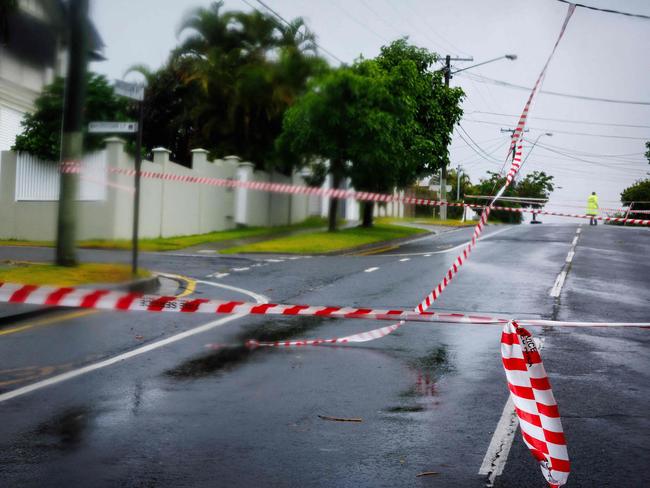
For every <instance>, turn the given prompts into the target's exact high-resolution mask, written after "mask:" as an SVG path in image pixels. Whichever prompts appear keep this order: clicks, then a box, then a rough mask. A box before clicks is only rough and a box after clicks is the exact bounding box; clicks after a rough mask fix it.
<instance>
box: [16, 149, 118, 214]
mask: <svg viewBox="0 0 650 488" xmlns="http://www.w3.org/2000/svg"><path fill="white" fill-rule="evenodd" d="M82 168H83V171H82V174H83V175H84V176H83V177H82V178H81V179H80V182H79V197H78V200H81V201H97V200H105V199H106V152H105V151H98V152H95V153H91V154H88V155H86V156H84V159H83V162H82ZM59 179H60V178H59V168H58V165H57V164H55V163H53V162H51V161H43V160H42V159H39V158H37V157H36V156H32V155H31V154H27V153H18V155H17V158H16V190H15V197H14V198H15V200H16V201H37V202H52V201H57V200H58V199H59Z"/></svg>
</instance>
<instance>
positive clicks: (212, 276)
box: [206, 273, 230, 278]
mask: <svg viewBox="0 0 650 488" xmlns="http://www.w3.org/2000/svg"><path fill="white" fill-rule="evenodd" d="M226 276H230V273H212V274H209V275H207V276H206V278H225V277H226Z"/></svg>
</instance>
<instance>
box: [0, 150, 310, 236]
mask: <svg viewBox="0 0 650 488" xmlns="http://www.w3.org/2000/svg"><path fill="white" fill-rule="evenodd" d="M153 153H154V157H153V161H143V163H142V170H143V171H155V172H162V173H171V174H180V175H192V176H199V177H200V176H206V177H213V178H224V179H237V178H239V179H241V178H247V179H248V181H270V180H272V181H275V182H283V183H293V184H298V185H304V181H303V179H302V178H301V177H300V176H299V175H294V176H293V177H292V178H289V177H286V176H283V175H279V174H272V175H270V174H268V173H266V172H262V171H254V170H253V165H252V164H250V163H246V162H241V161H240V160H239V158H238V157H236V156H228V157H226V158H224V159H223V160H216V161H208V159H207V151H205V150H203V149H195V150H194V151H192V168H191V169H190V168H187V167H184V166H181V165H179V164H176V163H174V162H173V161H170V160H169V151H167V150H166V149H164V148H157V149H154V150H153ZM84 159H85V162H84V165H86V166H87V167H88V168H89V170H90V172H89V173H87V174H85V176H83V177H81V181H80V188H81V191H80V193H81V195H80V196H81V198H80V200H79V201H78V202H77V205H78V226H77V232H78V235H77V238H78V239H129V238H130V237H131V232H132V225H133V224H132V218H133V177H132V176H126V175H122V174H115V173H108V174H107V172H106V171H105V168H129V169H131V168H133V167H134V162H133V159H132V158H131V156H129V155H127V154H126V153H125V151H124V141H123V140H121V139H118V138H109V139H107V140H106V148H105V149H104V150H103V151H101V152H99V153H95V154H93V155H90V156H89V157H86V158H84ZM58 185H59V177H58V174H57V167H56V165H54V164H53V163H47V162H42V161H38V160H36V159H35V158H31V157H29V156H23V155H17V154H16V153H14V152H11V151H4V152H2V153H1V154H0V239H30V240H46V241H52V240H54V239H55V237H56V214H57V205H58V202H57V201H56V198H57V197H58ZM312 206H313V202H312ZM309 208H310V202H309V197H307V196H305V195H281V194H273V193H267V192H259V191H253V190H247V189H241V188H237V189H232V188H222V187H216V186H209V185H201V184H192V183H183V182H179V181H168V180H157V179H149V178H143V179H142V183H141V197H140V236H141V237H144V238H146V237H160V236H162V237H170V236H177V235H190V234H204V233H207V232H212V231H219V230H226V229H231V228H234V227H235V226H236V225H246V226H269V225H283V224H288V223H297V222H300V221H302V220H304V219H305V218H307V217H308V216H309V215H310V212H309Z"/></svg>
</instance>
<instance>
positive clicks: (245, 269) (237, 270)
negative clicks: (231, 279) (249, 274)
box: [232, 266, 250, 273]
mask: <svg viewBox="0 0 650 488" xmlns="http://www.w3.org/2000/svg"><path fill="white" fill-rule="evenodd" d="M249 269H250V267H248V266H246V267H244V268H233V269H232V270H233V271H236V272H238V273H239V272H240V271H248V270H249Z"/></svg>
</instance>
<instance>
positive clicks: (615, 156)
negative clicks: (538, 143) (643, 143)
mask: <svg viewBox="0 0 650 488" xmlns="http://www.w3.org/2000/svg"><path fill="white" fill-rule="evenodd" d="M542 145H544V146H548V147H552V148H553V149H559V150H560V151H568V152H570V153H573V154H578V155H581V156H587V157H589V156H591V157H596V158H612V159H618V158H621V159H630V158H627V156H637V158H635V159H634V161H630V162H638V161H643V158H642V156H643V152H634V153H624V154H600V153H590V152H586V151H580V150H578V149H573V148H568V147H563V146H556V145H554V144H549V143H548V142H545V143H543V144H542Z"/></svg>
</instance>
